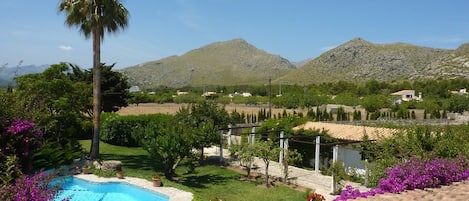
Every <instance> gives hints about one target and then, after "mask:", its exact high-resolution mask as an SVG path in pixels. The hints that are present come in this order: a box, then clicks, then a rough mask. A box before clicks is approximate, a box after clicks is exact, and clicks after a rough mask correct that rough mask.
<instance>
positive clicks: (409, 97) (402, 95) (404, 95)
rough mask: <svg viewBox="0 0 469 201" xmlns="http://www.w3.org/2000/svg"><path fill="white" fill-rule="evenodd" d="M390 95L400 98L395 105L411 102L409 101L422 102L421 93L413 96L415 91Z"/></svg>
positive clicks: (402, 91)
mask: <svg viewBox="0 0 469 201" xmlns="http://www.w3.org/2000/svg"><path fill="white" fill-rule="evenodd" d="M391 95H393V96H400V98H399V99H398V100H396V102H397V103H401V102H402V101H411V100H418V101H419V100H422V92H419V95H418V96H416V95H415V90H401V91H398V92H394V93H392V94H391Z"/></svg>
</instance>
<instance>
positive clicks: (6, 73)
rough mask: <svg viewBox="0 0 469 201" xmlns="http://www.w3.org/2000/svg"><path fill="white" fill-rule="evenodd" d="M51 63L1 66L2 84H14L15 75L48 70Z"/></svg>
mask: <svg viewBox="0 0 469 201" xmlns="http://www.w3.org/2000/svg"><path fill="white" fill-rule="evenodd" d="M48 67H49V65H40V66H36V65H27V66H19V67H6V66H2V67H0V86H7V85H9V84H14V77H16V76H21V75H26V74H32V73H41V72H43V71H44V70H46V69H47V68H48Z"/></svg>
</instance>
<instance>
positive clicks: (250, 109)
mask: <svg viewBox="0 0 469 201" xmlns="http://www.w3.org/2000/svg"><path fill="white" fill-rule="evenodd" d="M183 106H184V107H186V106H187V104H176V103H164V104H157V103H141V104H138V106H137V105H136V104H131V105H129V106H127V107H125V108H121V109H120V110H119V111H118V112H117V113H118V114H120V115H139V114H157V113H161V114H176V112H177V111H178V110H179V108H181V107H183ZM264 108H265V109H266V110H267V111H268V110H269V106H268V105H243V104H228V105H226V106H225V110H226V111H228V113H231V111H233V110H236V111H238V112H239V113H242V112H244V113H245V114H257V113H258V112H259V111H260V110H261V109H264ZM283 110H284V109H279V108H272V114H278V113H280V114H281V113H283ZM286 111H287V113H293V111H296V112H303V114H305V115H306V112H307V111H306V110H300V109H297V110H286Z"/></svg>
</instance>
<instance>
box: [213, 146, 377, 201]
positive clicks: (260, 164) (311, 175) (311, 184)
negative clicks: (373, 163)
mask: <svg viewBox="0 0 469 201" xmlns="http://www.w3.org/2000/svg"><path fill="white" fill-rule="evenodd" d="M204 153H205V154H206V155H207V156H220V148H219V147H216V146H213V147H210V148H205V149H204ZM229 157H230V152H229V151H228V150H227V149H224V150H223V158H224V159H225V160H226V161H228V160H227V159H229ZM254 164H255V165H256V166H257V168H256V169H254V170H253V171H254V172H256V173H260V174H263V173H265V163H264V161H263V160H262V159H260V158H256V159H255V161H254ZM230 165H232V166H239V162H238V161H234V162H231V163H230ZM269 175H270V176H272V177H277V178H283V169H282V168H281V166H280V164H279V163H278V162H277V161H270V164H269ZM289 177H290V178H292V180H291V181H292V183H296V184H297V185H298V186H301V187H304V188H310V189H313V190H314V192H316V193H319V194H321V195H323V196H324V197H325V198H326V200H328V201H332V200H333V199H334V198H336V197H338V196H337V195H331V186H332V177H331V176H325V175H322V174H320V173H315V172H314V170H306V169H302V168H298V167H294V166H289ZM347 184H350V185H352V186H353V187H355V188H358V189H360V191H366V190H368V189H367V188H366V187H364V186H363V185H361V184H359V183H353V182H347Z"/></svg>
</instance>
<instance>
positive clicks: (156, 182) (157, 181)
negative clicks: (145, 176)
mask: <svg viewBox="0 0 469 201" xmlns="http://www.w3.org/2000/svg"><path fill="white" fill-rule="evenodd" d="M153 186H154V187H160V186H161V179H160V178H159V177H158V178H153Z"/></svg>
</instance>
